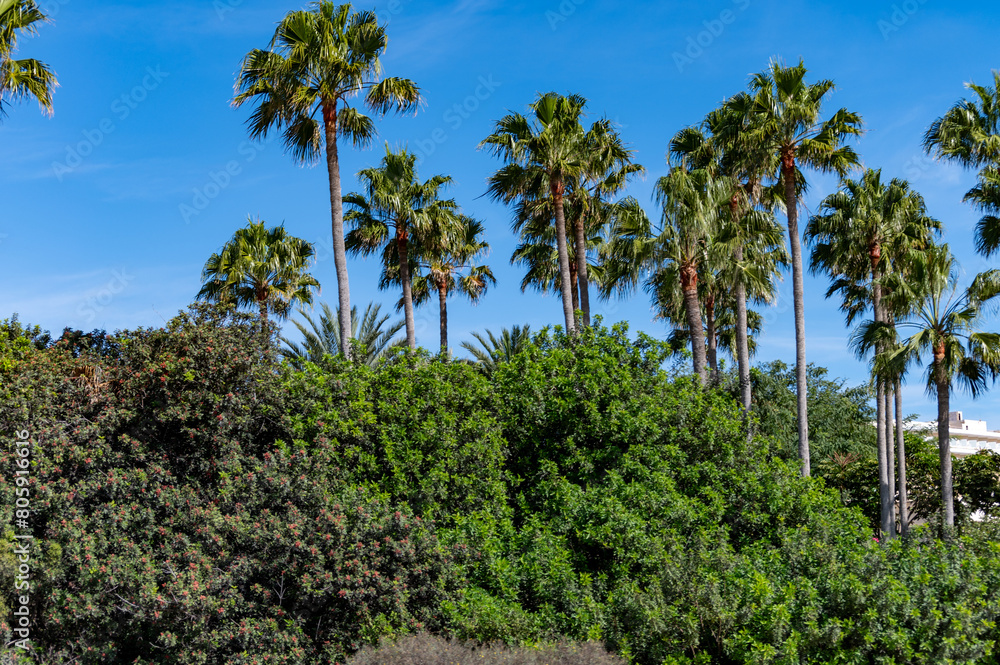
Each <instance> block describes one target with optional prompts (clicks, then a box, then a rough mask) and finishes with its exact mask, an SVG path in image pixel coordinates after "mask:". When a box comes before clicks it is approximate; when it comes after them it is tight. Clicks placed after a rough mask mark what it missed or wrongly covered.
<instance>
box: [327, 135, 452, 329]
mask: <svg viewBox="0 0 1000 665" xmlns="http://www.w3.org/2000/svg"><path fill="white" fill-rule="evenodd" d="M416 162H417V156H416V155H414V154H413V153H410V152H407V151H406V150H405V149H400V150H398V151H396V152H393V151H392V150H391V149H390V148H389V146H388V145H386V148H385V157H383V158H382V162H381V164H380V165H379V166H377V167H373V168H367V169H362V170H361V171H359V172H358V179H359V180H360V181H361V184H362V186H363V187H364V193H358V192H352V193H351V194H348V195H347V196H345V197H344V203H345V204H346V205H347V207H348V212H347V214H346V215H345V217H344V219H345V220H346V221H347V222H348V224H350V225H351V226H352V227H353V228H352V229H351V231H350V232H348V234H347V238H346V247H347V251H348V252H350V253H352V254H360V255H362V256H368V255H369V254H372V253H373V252H376V251H379V250H381V252H382V281H381V283H380V285H379V286H380V288H386V287H388V286H389V285H391V284H397V283H398V284H399V285H401V286H402V289H403V314H404V319H405V321H406V343H407V344H408V345H409V347H410V348H411V349H415V348H416V347H417V337H416V326H415V323H414V320H413V280H412V276H411V270H412V265H411V264H412V263H414V262H415V260H416V256H411V254H410V242H411V239H412V240H413V241H415V242H416V243H417V244H425V245H426V244H429V243H430V242H432V238H433V239H434V240H433V241H434V242H445V243H446V242H447V237H448V236H450V235H451V234H453V233H454V232H455V230H456V224H457V221H456V217H455V214H454V211H455V210H456V208H457V205H456V204H455V201H454V200H453V199H441V198H440V193H441V190H442V188H443V187H444V186H446V185H448V184H449V183H451V178H450V177H449V176H444V175H436V176H432V177H431V178H428V179H427V180H426V181H424V182H419V181H418V180H417V169H416Z"/></svg>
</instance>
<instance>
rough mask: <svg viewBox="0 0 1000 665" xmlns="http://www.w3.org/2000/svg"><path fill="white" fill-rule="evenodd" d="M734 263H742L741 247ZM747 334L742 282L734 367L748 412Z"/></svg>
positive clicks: (738, 293)
mask: <svg viewBox="0 0 1000 665" xmlns="http://www.w3.org/2000/svg"><path fill="white" fill-rule="evenodd" d="M735 258H736V261H737V262H742V261H743V246H742V245H740V246H739V247H737V248H736V257H735ZM748 337H749V335H748V333H747V289H746V285H744V284H743V280H738V281H737V283H736V365H737V371H738V372H739V375H740V404H741V405H742V407H743V412H744V413H746V412H748V411H750V402H751V399H752V395H751V394H750V344H749V340H748Z"/></svg>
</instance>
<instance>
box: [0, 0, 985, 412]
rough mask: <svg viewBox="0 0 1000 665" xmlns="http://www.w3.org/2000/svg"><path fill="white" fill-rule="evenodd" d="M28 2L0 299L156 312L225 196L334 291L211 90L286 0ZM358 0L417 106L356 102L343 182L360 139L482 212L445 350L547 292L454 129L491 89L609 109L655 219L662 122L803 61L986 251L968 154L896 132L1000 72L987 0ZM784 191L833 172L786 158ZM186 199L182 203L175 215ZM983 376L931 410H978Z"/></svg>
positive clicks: (535, 307)
mask: <svg viewBox="0 0 1000 665" xmlns="http://www.w3.org/2000/svg"><path fill="white" fill-rule="evenodd" d="M40 5H41V6H42V7H43V8H44V9H45V10H46V11H47V12H48V13H49V15H50V16H51V17H52V18H53V22H52V23H51V24H49V25H45V26H43V27H42V28H41V30H40V34H39V35H38V36H37V37H35V38H31V39H26V40H24V41H23V42H22V44H21V49H20V53H19V55H20V57H37V58H40V59H42V60H44V61H45V62H47V63H49V64H50V65H51V66H52V67H53V68H54V70H55V71H56V73H57V74H58V77H59V82H60V84H61V87H60V88H59V89H58V91H57V92H56V95H55V115H54V116H53V117H52V118H47V117H43V116H42V115H41V114H39V113H38V110H37V108H36V107H35V106H34V105H33V104H24V105H21V106H18V107H15V108H13V109H12V110H11V113H10V115H9V116H8V117H7V118H4V119H3V121H2V124H0V140H2V142H3V145H4V147H5V150H4V152H3V157H4V158H3V161H2V164H0V182H2V183H3V187H4V190H5V203H6V205H5V215H4V216H3V218H0V280H2V284H3V288H2V290H0V317H5V316H9V315H10V314H12V313H14V312H17V313H18V314H19V315H20V318H21V319H22V321H28V322H31V323H38V324H40V325H42V326H43V327H44V328H48V329H50V330H52V331H53V332H58V331H61V330H62V328H63V327H64V326H72V327H74V328H81V329H84V330H90V329H93V328H106V329H108V330H114V329H120V328H133V327H137V326H159V325H162V324H163V322H164V321H165V320H166V319H169V318H170V317H171V316H173V315H174V314H176V312H177V311H178V310H179V309H182V308H184V307H185V306H186V305H187V304H188V303H189V302H190V301H191V300H192V298H193V296H194V294H195V293H196V292H197V291H198V289H199V287H200V280H199V278H200V271H201V268H202V266H203V265H204V262H205V260H206V259H207V258H208V256H209V255H210V254H211V253H212V252H214V251H217V250H218V249H219V248H220V247H221V246H222V244H223V243H224V242H225V241H226V240H227V239H228V238H229V237H230V236H231V235H232V233H233V232H234V231H235V230H236V229H237V228H239V227H240V226H242V225H243V224H244V223H245V221H246V218H247V217H248V216H253V217H258V216H259V217H260V218H262V219H264V220H266V221H268V222H270V223H273V224H278V223H282V222H283V223H284V224H285V226H286V227H287V228H288V229H289V231H290V232H291V233H293V234H295V235H298V236H300V237H303V238H305V239H307V240H310V241H312V242H315V243H316V244H317V248H318V254H319V258H320V260H319V261H318V263H317V265H316V266H315V269H314V274H315V275H316V277H317V278H318V279H319V280H320V282H321V283H322V284H323V285H324V289H323V294H322V297H323V298H324V299H330V300H331V302H332V301H335V299H336V279H335V273H334V266H333V261H332V255H331V254H330V251H329V247H330V237H329V233H330V214H329V198H328V197H329V194H328V190H327V184H326V173H325V170H324V168H323V167H322V166H318V167H312V168H310V167H303V166H300V165H298V164H296V163H294V162H293V160H292V159H291V158H290V157H288V156H287V155H285V154H283V151H282V147H281V145H280V144H279V143H277V142H266V143H262V144H261V143H256V144H255V143H251V142H250V141H249V140H248V138H247V134H246V130H245V125H244V122H245V120H246V118H247V115H248V113H249V111H248V110H247V109H238V110H237V109H233V108H231V107H230V105H229V101H230V99H231V97H232V93H233V83H234V80H235V75H236V72H237V70H238V67H239V63H240V60H241V58H242V56H243V55H244V54H245V53H246V52H247V51H249V50H251V49H253V48H256V47H265V46H266V44H267V42H268V40H269V39H270V36H271V35H272V34H273V30H274V24H275V23H276V22H277V21H278V20H279V19H280V18H281V17H282V16H283V15H284V14H285V13H286V12H287V11H289V10H292V9H298V8H301V7H303V6H304V3H302V2H262V1H258V0H200V1H198V2H192V1H178V2H170V3H161V2H155V3H154V2H138V1H135V2H128V3H117V4H116V3H111V2H101V3H84V2H82V0H41V1H40ZM357 6H358V7H364V8H372V9H374V10H375V11H377V12H378V14H379V16H380V19H381V20H382V21H383V22H384V23H386V24H387V26H388V27H387V30H388V34H389V46H388V49H387V51H386V53H385V56H384V58H383V62H384V65H385V71H386V73H387V74H388V75H393V76H405V77H408V78H411V79H413V80H414V81H415V82H416V83H417V84H418V85H419V86H420V88H421V90H422V92H423V94H424V98H425V104H424V106H423V107H422V108H421V110H420V111H419V112H418V113H417V114H416V116H406V117H399V118H396V117H390V118H386V119H385V120H382V121H379V123H378V126H379V131H380V136H379V138H378V140H377V141H376V143H375V145H374V146H373V147H372V148H371V149H369V150H364V151H358V150H354V149H352V148H350V147H344V148H343V149H342V151H341V166H342V169H343V171H342V173H343V188H344V191H345V192H348V191H352V190H354V189H356V188H357V182H356V180H355V178H354V174H355V173H356V172H357V171H358V170H359V169H361V168H365V167H367V166H371V165H374V164H376V163H377V162H378V160H379V159H380V156H381V154H382V152H383V144H384V142H386V141H388V142H389V144H390V145H392V146H394V147H395V146H401V145H407V146H408V147H409V148H410V149H411V150H413V151H415V152H417V153H418V154H419V155H420V156H421V160H420V166H419V168H420V175H421V177H424V178H426V177H428V176H430V175H433V174H437V173H443V174H449V175H451V176H452V177H453V178H454V180H455V184H454V186H453V187H452V188H451V189H450V191H449V195H451V196H453V197H454V198H456V199H457V200H458V202H459V203H460V204H461V205H462V206H463V208H464V209H465V211H466V212H468V213H470V214H472V215H475V216H477V217H479V218H480V219H483V220H484V221H485V224H486V229H487V235H488V240H489V242H490V244H491V246H492V251H491V255H490V257H489V259H488V263H490V265H491V266H492V267H493V269H494V272H495V274H496V276H497V279H498V284H497V286H496V288H495V289H493V290H492V291H491V292H490V293H489V294H488V295H487V296H486V297H485V299H484V300H483V301H482V302H481V303H480V304H479V305H478V306H475V307H474V306H471V305H470V304H468V303H467V302H466V301H463V300H460V299H454V300H452V301H451V302H450V304H449V319H450V325H451V328H450V338H451V340H452V343H453V345H454V346H455V347H456V348H457V347H458V343H459V342H461V341H462V340H467V339H470V333H471V332H472V331H478V330H484V329H486V328H490V329H493V330H498V329H499V328H501V327H503V326H509V325H511V324H515V323H520V324H524V323H528V324H531V326H532V327H533V328H536V329H537V328H540V327H542V326H544V325H548V324H555V323H558V322H559V321H560V320H561V316H562V314H561V307H560V303H559V301H558V299H557V298H556V297H553V296H543V295H540V294H536V293H525V294H522V293H521V292H520V290H519V283H520V279H521V277H522V275H521V272H520V269H519V268H516V267H513V266H510V264H509V258H510V254H511V251H512V249H513V247H514V245H515V244H516V242H515V238H514V236H513V235H512V233H511V231H510V213H509V211H508V210H507V209H505V208H504V207H503V206H500V205H497V204H494V203H493V202H491V201H490V200H489V199H488V198H486V197H484V196H483V194H484V192H485V183H486V179H487V178H488V177H489V175H490V174H491V173H492V172H493V171H495V170H496V169H497V168H498V167H499V166H500V164H499V163H498V162H497V161H496V160H495V159H494V158H492V157H491V156H490V155H489V154H488V153H486V152H483V151H477V149H476V146H477V144H478V143H479V141H480V140H482V138H483V137H485V136H486V135H487V134H489V132H490V130H491V128H492V124H493V123H494V122H495V121H496V120H497V119H498V118H500V117H501V116H503V115H504V114H505V113H506V112H508V111H509V110H517V111H522V112H523V111H524V110H525V107H526V105H527V104H528V103H529V102H531V101H532V100H533V99H534V98H535V96H536V95H537V93H539V92H545V91H550V90H554V91H558V92H563V93H565V92H573V93H577V94H580V95H583V96H584V97H586V98H587V99H588V100H589V104H588V111H589V112H590V114H591V117H592V119H596V118H598V117H601V116H607V117H609V118H611V119H613V120H614V121H616V122H617V123H618V124H619V125H620V127H621V131H622V134H623V136H624V137H625V139H626V140H627V141H628V142H629V143H630V144H631V145H632V146H633V147H634V148H635V149H636V151H637V157H636V158H637V161H639V162H640V163H642V164H643V165H645V166H646V167H647V169H648V175H647V176H646V178H645V179H644V180H642V181H638V182H636V183H635V184H634V185H633V186H632V187H631V188H630V190H629V193H630V194H633V195H635V196H636V197H638V198H639V200H640V201H642V202H643V203H644V204H645V205H646V206H647V210H648V211H649V212H650V213H651V214H657V213H656V210H655V208H654V205H653V203H652V200H651V198H650V197H651V192H652V185H653V182H655V180H656V178H658V177H659V176H660V175H663V174H664V173H665V172H666V166H665V162H664V155H665V151H666V148H667V143H668V141H669V139H670V137H671V136H672V135H673V134H674V133H675V132H676V131H677V130H679V129H681V128H682V127H684V126H686V125H690V124H695V123H697V122H699V121H700V120H701V118H702V117H703V116H704V115H705V113H706V112H708V111H709V110H711V109H712V108H714V107H715V106H716V105H718V103H719V102H720V101H722V100H723V99H724V98H725V97H727V96H730V95H732V94H735V93H737V92H739V91H741V90H743V89H745V86H746V82H747V80H748V77H749V75H750V74H752V73H754V72H756V71H760V70H761V69H763V68H765V67H766V65H767V63H768V61H769V59H771V58H773V57H779V58H782V59H784V60H786V61H789V62H794V61H797V60H798V59H799V58H803V59H804V61H805V64H806V66H807V67H808V68H809V70H810V80H816V79H819V78H829V79H833V80H834V81H835V82H836V84H837V89H836V91H835V92H834V93H833V95H832V96H831V98H830V100H829V106H828V108H827V113H829V112H832V111H833V110H835V109H836V108H838V107H841V106H843V107H847V108H849V109H851V110H854V111H856V112H858V113H860V114H861V115H862V116H863V118H864V120H865V125H866V129H867V132H866V134H865V135H864V136H863V137H862V138H860V139H859V140H858V141H857V142H856V148H857V150H858V151H859V153H860V154H861V157H862V159H863V160H864V164H865V166H870V167H874V168H882V169H883V174H884V175H885V176H887V177H896V176H898V177H903V178H907V179H909V180H910V181H911V183H912V184H913V186H914V187H915V188H916V189H917V190H918V191H920V192H921V193H922V194H923V195H924V197H925V198H926V200H927V202H928V206H929V209H930V211H931V213H932V214H933V215H934V216H936V217H938V218H939V219H940V220H942V222H943V223H944V225H945V229H946V237H945V239H946V241H947V242H949V243H950V244H951V246H952V248H953V251H954V252H955V254H956V255H957V256H958V257H959V260H960V262H961V263H962V266H963V268H964V269H965V271H966V272H967V273H968V274H974V273H975V272H977V271H979V270H981V269H983V268H985V267H987V266H993V265H995V263H996V262H995V261H986V260H984V259H982V258H981V257H979V256H978V255H976V254H975V253H974V251H973V246H972V230H973V228H974V226H975V223H976V220H977V219H978V216H977V215H976V213H975V212H974V211H973V210H971V209H970V208H968V207H967V206H966V205H964V204H963V203H962V202H961V199H962V195H963V194H964V192H965V191H966V190H967V189H968V188H969V187H970V186H971V185H972V183H973V181H974V177H975V176H974V173H971V172H966V171H963V170H962V169H960V168H958V167H955V166H951V165H947V164H941V163H937V162H934V161H933V160H931V159H930V158H928V157H927V156H926V155H925V154H924V153H923V152H922V150H921V147H920V141H921V137H922V135H923V132H924V131H925V130H926V128H927V126H928V125H929V124H930V123H931V122H932V121H933V120H934V118H936V117H938V116H939V115H941V114H942V113H943V112H944V111H945V110H946V109H947V108H948V107H949V106H950V105H951V104H953V103H954V102H955V101H957V100H958V99H959V98H961V97H962V96H964V94H965V90H964V88H963V83H964V82H966V81H970V80H974V81H977V82H983V83H986V82H988V80H989V78H990V72H991V69H992V68H996V67H1000V61H998V59H997V56H998V52H997V46H996V40H995V36H996V34H997V33H998V27H1000V25H998V24H1000V10H997V9H996V7H995V5H993V4H992V3H986V2H967V3H960V4H959V3H942V2H936V1H935V0H906V2H890V1H880V0H874V1H871V2H837V3H806V2H796V1H785V2H776V1H775V2H772V1H769V0H723V1H719V2H700V3H693V2H686V3H679V2H675V3H661V2H632V3H627V4H625V3H612V2H602V1H600V0H549V1H546V0H541V1H536V2H516V1H515V2H498V1H492V0H460V1H458V2H440V3H429V2H421V1H419V0H390V1H388V2H379V3H378V4H375V5H372V4H368V3H361V4H359V5H357ZM808 175H809V183H810V190H809V194H808V196H807V197H806V201H805V205H806V208H807V210H806V212H807V213H808V212H810V211H814V210H815V209H816V207H817V206H818V203H819V201H820V200H821V199H822V198H823V197H824V196H825V195H827V194H829V193H830V192H832V191H834V189H835V188H836V185H837V183H836V180H835V179H833V178H831V177H825V176H819V175H817V174H814V173H813V174H808ZM192 210H193V211H194V213H192ZM349 270H350V283H351V296H352V301H353V302H355V303H357V304H359V305H361V306H362V307H363V306H364V304H365V303H367V302H368V301H370V300H376V301H381V302H383V303H385V304H386V305H389V304H390V303H394V302H395V301H396V299H397V295H396V294H394V293H388V292H379V291H378V289H377V282H378V265H377V263H376V260H375V259H374V258H372V259H369V260H367V261H366V260H361V259H357V260H355V259H352V260H350V264H349ZM826 286H827V281H826V279H825V278H823V277H812V276H807V279H806V321H807V323H806V326H807V335H808V342H807V353H808V358H809V360H810V361H811V362H815V363H817V364H819V365H822V366H825V367H828V368H830V373H831V375H832V376H835V377H842V378H844V379H845V380H847V382H848V383H849V384H855V383H859V382H861V381H863V380H865V376H866V373H867V369H866V366H865V365H864V364H863V363H861V362H859V361H857V360H855V359H854V357H853V355H852V354H851V353H850V352H849V351H848V349H847V337H848V335H849V331H848V330H847V329H846V328H845V327H844V324H843V319H842V317H841V315H840V313H839V311H838V304H837V302H835V301H827V300H824V298H823V294H824V292H825V289H826ZM790 293H791V279H790V276H789V277H787V278H786V280H785V282H784V283H783V284H782V287H781V297H780V298H779V300H778V302H777V304H776V305H775V306H774V307H771V308H768V309H766V310H764V312H763V313H764V315H765V321H766V327H765V330H764V334H763V337H762V338H761V340H760V350H759V353H758V356H757V360H758V361H764V360H771V359H782V360H784V361H786V362H789V363H791V362H792V361H793V359H794V337H793V319H792V308H791V297H790ZM595 311H596V313H599V314H602V315H603V316H604V317H605V320H606V321H619V320H627V321H628V322H629V324H630V326H631V328H632V329H633V330H643V331H646V332H649V333H650V334H653V335H657V336H665V334H666V332H667V331H666V330H665V328H664V326H663V325H662V324H661V323H659V322H656V321H654V320H653V319H652V312H651V311H650V308H649V302H648V299H647V298H646V297H645V296H644V295H643V294H641V293H640V294H638V295H636V296H634V297H633V298H631V299H630V300H628V301H611V302H607V303H597V305H596V307H595ZM417 335H418V343H419V344H421V345H423V346H427V347H430V348H433V347H434V346H436V342H437V308H436V306H435V305H433V304H429V305H426V306H424V307H422V308H420V309H418V311H417ZM905 391H906V392H905V397H906V408H907V410H908V411H910V412H914V413H917V414H919V415H920V416H921V417H923V418H928V419H929V418H933V417H934V413H935V406H934V403H933V402H932V401H931V400H930V399H929V398H927V397H926V395H925V394H924V390H923V386H922V382H921V381H919V380H917V379H916V377H914V378H913V379H912V380H911V385H910V386H908V387H907V388H905ZM998 407H1000V391H994V392H992V393H990V394H988V395H986V396H985V397H982V398H980V400H978V402H977V403H975V404H974V403H972V400H971V399H969V398H968V397H966V396H964V395H956V396H955V398H954V399H953V408H954V409H963V410H964V411H965V412H966V414H967V415H968V416H969V417H979V418H984V419H986V420H987V421H989V424H990V426H991V427H994V428H1000V408H998Z"/></svg>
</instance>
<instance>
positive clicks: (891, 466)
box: [885, 381, 898, 537]
mask: <svg viewBox="0 0 1000 665" xmlns="http://www.w3.org/2000/svg"><path fill="white" fill-rule="evenodd" d="M895 399H896V398H895V393H894V391H893V389H892V383H891V382H889V381H886V382H885V462H886V467H887V469H886V471H887V472H888V474H889V524H890V526H891V527H892V536H893V537H895V536H896V534H897V533H898V530H897V529H896V447H895V446H894V445H892V405H893V402H895Z"/></svg>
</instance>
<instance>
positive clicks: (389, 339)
mask: <svg viewBox="0 0 1000 665" xmlns="http://www.w3.org/2000/svg"><path fill="white" fill-rule="evenodd" d="M381 310H382V305H380V304H378V303H373V302H370V303H368V306H367V307H366V308H365V315H364V316H363V317H361V318H360V319H359V318H358V308H357V306H355V307H353V308H352V309H351V340H352V341H353V342H354V344H353V346H354V351H355V353H354V357H353V360H354V361H355V362H358V363H362V364H364V365H368V366H369V367H374V366H375V365H376V364H377V363H378V362H379V361H380V360H381V359H382V358H384V357H385V356H386V355H387V354H388V353H389V352H391V351H392V350H393V349H398V348H402V347H405V346H406V340H405V339H395V337H396V334H397V333H398V332H399V331H400V330H402V329H403V325H404V324H403V321H402V320H398V321H392V322H390V321H389V315H388V314H382V313H381ZM299 314H300V315H301V316H302V318H304V319H305V320H306V323H307V324H308V326H306V325H305V324H303V323H301V322H299V321H295V320H293V321H292V323H293V324H295V327H296V328H298V329H299V332H300V333H302V337H303V341H302V343H301V344H299V343H297V342H293V341H291V340H289V339H288V338H287V337H284V336H282V337H281V341H282V342H284V343H285V345H286V348H284V349H282V350H281V351H280V354H281V356H282V357H283V358H286V359H288V361H289V362H290V363H291V365H292V367H295V368H296V369H301V368H302V366H303V364H304V363H305V362H312V363H318V362H319V361H320V360H322V359H323V356H326V355H331V356H336V355H338V354H340V323H339V321H340V317H339V316H338V315H337V314H336V313H334V312H333V311H332V310H331V309H330V305H328V304H327V303H323V311H322V313H321V314H320V316H319V321H316V320H315V319H313V318H312V317H311V316H309V314H308V313H306V312H305V311H304V310H303V309H301V308H300V309H299Z"/></svg>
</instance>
